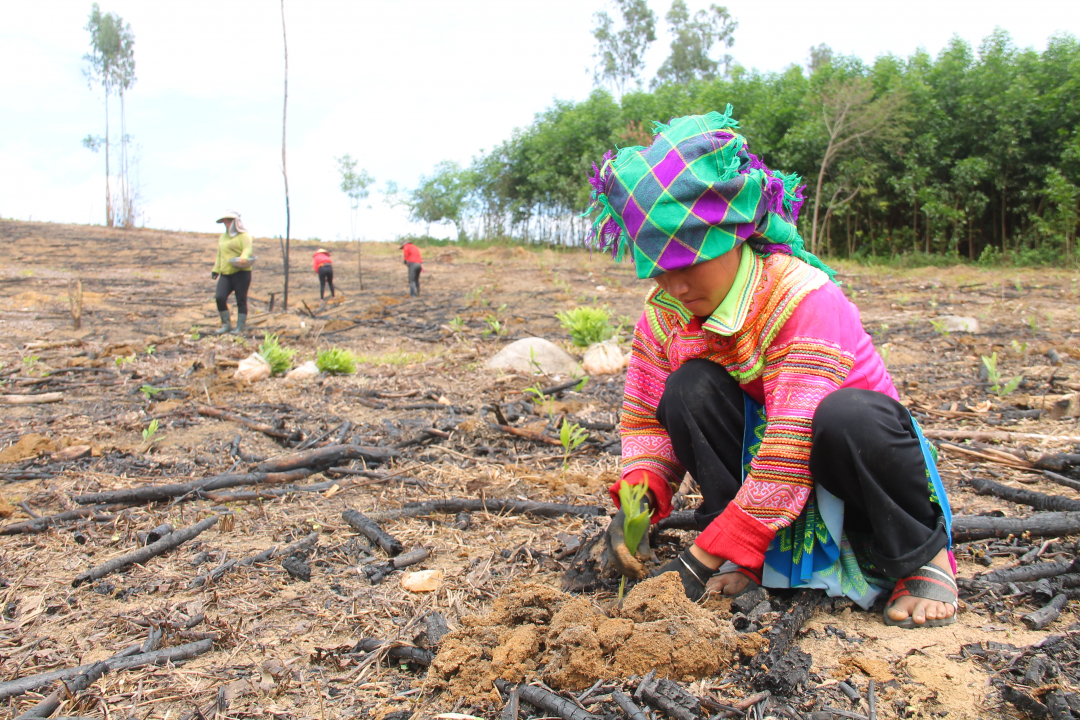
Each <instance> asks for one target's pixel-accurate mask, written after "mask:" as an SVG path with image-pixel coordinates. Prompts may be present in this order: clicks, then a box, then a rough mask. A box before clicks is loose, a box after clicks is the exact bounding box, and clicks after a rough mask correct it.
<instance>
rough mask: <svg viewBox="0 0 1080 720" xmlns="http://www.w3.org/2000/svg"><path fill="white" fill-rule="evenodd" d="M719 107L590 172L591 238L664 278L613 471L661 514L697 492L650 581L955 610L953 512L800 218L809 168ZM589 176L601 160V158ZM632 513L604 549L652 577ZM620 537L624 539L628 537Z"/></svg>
mask: <svg viewBox="0 0 1080 720" xmlns="http://www.w3.org/2000/svg"><path fill="white" fill-rule="evenodd" d="M731 112H732V109H731V106H730V105H729V106H728V108H727V111H726V113H724V114H721V113H717V112H711V113H708V114H707V115H699V116H690V117H684V118H677V119H675V120H672V121H671V122H670V123H669V124H667V125H663V124H659V123H658V124H657V126H656V136H655V138H654V140H653V143H652V145H651V146H649V147H647V148H643V147H629V148H623V149H622V150H620V151H619V152H618V154H617V155H615V156H612V154H611V153H608V154H607V155H605V157H604V161H603V165H602V166H601V167H599V168H596V177H595V178H591V179H590V182H591V183H592V185H593V196H592V197H593V200H594V201H595V207H596V208H598V209H599V210H600V215H599V217H598V219H597V220H596V223H595V225H594V228H595V229H596V234H597V238H598V243H599V245H600V247H601V248H604V249H606V248H610V249H611V250H612V255H613V257H614V258H615V259H616V260H618V259H620V258H621V257H622V255H623V254H624V253H625V252H626V251H627V250H628V249H629V250H630V251H631V253H632V257H633V260H634V264H635V266H636V270H637V274H638V277H639V278H642V279H644V278H651V279H653V280H655V281H656V285H657V287H656V288H655V289H654V290H653V291H652V293H651V294H650V295H649V297H648V299H647V301H646V303H645V310H644V312H643V313H642V315H641V319H640V320H639V321H638V323H637V327H636V329H635V333H634V341H633V351H632V357H631V361H630V366H629V369H628V371H627V376H626V391H625V397H624V401H623V408H622V423H621V424H622V431H621V432H622V448H623V450H622V459H623V471H622V478H621V480H619V481H618V482H616V483H615V484H614V485H613V486H612V487H611V496H612V498H613V499H614V500H615V503H616V504H618V503H619V493H618V489H619V486H620V485H621V484H622V483H630V484H632V485H636V484H639V483H647V485H648V493H647V498H648V502H649V506H650V509H651V511H652V521H653V522H656V521H658V520H660V519H661V518H663V517H666V516H667V515H668V514H669V513H670V512H671V504H672V496H673V492H674V490H673V489H674V488H675V487H677V486H678V485H679V483H680V481H681V480H682V478H683V475H684V474H685V473H686V472H689V473H690V475H691V476H692V477H693V478H694V480H696V481H697V484H698V486H699V488H700V491H701V496H702V502H701V505H700V507H698V508H697V510H696V513H695V519H696V522H697V526H698V530H699V531H700V533H699V534H698V536H697V538H696V540H695V541H694V542H693V544H692V545H691V546H690V547H689V548H687V549H686V550H684V551H683V552H682V554H680V555H679V557H677V558H676V559H675V560H673V561H671V562H669V563H668V564H666V565H664V566H663V567H661V568H659V569H658V570H656V571H654V574H660V573H664V572H671V571H674V572H677V573H679V576H680V577H681V579H682V583H683V587H684V588H685V590H686V593H687V595H688V596H689V597H690V598H691V599H694V600H697V599H699V598H700V597H702V595H703V594H704V593H705V592H707V591H712V592H718V593H724V594H728V595H734V594H738V593H740V592H743V591H745V590H746V589H747V588H751V587H753V585H754V584H762V585H764V586H765V587H771V588H789V587H791V588H794V587H801V588H820V589H823V590H825V591H826V592H827V593H828V594H829V595H830V596H834V597H838V596H847V597H849V598H851V599H852V600H853V601H855V602H856V603H857V604H859V605H860V606H861V607H863V608H867V609H868V608H869V607H870V606H871V605H872V604H873V603H874V601H875V600H876V599H877V598H878V597H879V596H880V595H882V594H883V593H886V592H890V590H891V594H890V595H889V598H888V602H887V603H886V607H885V613H884V619H885V623H886V624H890V625H900V626H904V627H921V626H936V625H946V624H949V623H952V622H954V621H955V619H956V615H955V613H956V607H957V594H956V584H955V581H954V576H955V572H956V565H955V560H954V559H953V557H952V553H951V551H950V549H949V548H950V546H951V518H952V516H951V513H950V510H949V502H948V498H947V497H946V495H945V491H944V488H943V487H942V484H941V480H940V478H939V477H938V473H937V468H936V466H935V462H934V454H933V451H932V449H931V447H930V446H929V444H928V443H927V442H926V440H925V438H923V436H922V433H921V431H920V430H919V427H918V425H917V424H916V423H915V421H914V420H913V419H912V417H911V415H910V414H909V413H908V411H907V410H906V409H905V408H904V407H903V406H902V405H901V404H900V403H899V401H898V396H897V393H896V389H895V388H894V387H893V382H892V378H891V377H890V376H889V373H888V371H887V370H886V369H885V365H884V363H883V362H882V360H881V357H880V356H879V355H878V353H877V352H876V350H875V349H874V345H873V342H872V341H871V339H870V337H869V336H868V335H867V334H866V332H865V331H864V330H863V327H862V322H861V320H860V318H859V312H858V310H857V308H856V307H855V306H854V305H853V304H852V303H851V302H849V301H848V299H847V298H846V297H845V296H844V294H843V292H841V290H840V288H839V287H838V286H837V285H836V284H835V282H834V281H833V272H832V270H831V269H829V268H828V267H826V266H825V265H824V264H822V262H821V261H820V260H819V259H818V258H816V257H814V256H813V255H811V254H810V253H808V252H807V251H806V250H805V249H804V248H803V241H802V238H801V237H800V236H799V233H798V231H797V229H796V225H795V222H796V219H797V216H798V211H799V208H800V206H801V205H802V202H803V197H802V194H801V190H802V188H801V187H799V181H800V178H799V177H798V176H796V175H794V174H792V175H784V174H782V173H779V172H775V171H771V170H769V169H768V168H767V167H766V166H765V165H764V163H762V162H761V160H759V159H758V158H757V157H755V156H754V155H752V154H751V153H750V152H749V149H748V147H747V144H746V140H745V138H743V137H742V136H741V135H739V134H738V133H737V132H736V130H737V129H738V123H737V122H736V121H735V120H733V119H732V118H731ZM594 168H595V166H594ZM623 520H624V516H623V513H622V510H620V511H619V513H618V514H617V515H616V516H615V518H614V519H613V520H612V522H611V526H610V528H609V530H608V536H607V543H608V553H607V555H608V558H609V559H610V561H611V562H612V563H613V564H614V565H615V567H616V568H617V569H618V570H619V571H620V572H622V573H623V574H624V575H627V576H629V577H632V578H641V577H644V576H645V574H646V570H645V567H644V565H642V563H641V562H639V560H640V559H642V558H646V559H647V558H649V557H650V550H649V547H648V534H647V533H646V535H645V539H644V540H643V541H642V545H641V546H640V547H639V548H637V551H636V553H635V554H636V556H637V557H636V558H635V557H634V556H633V555H631V554H630V553H629V552H627V549H626V547H625V544H624V542H623V533H622V526H623ZM620 545H621V546H622V547H620Z"/></svg>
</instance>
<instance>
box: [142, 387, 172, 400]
mask: <svg viewBox="0 0 1080 720" xmlns="http://www.w3.org/2000/svg"><path fill="white" fill-rule="evenodd" d="M179 389H180V388H175V387H160V388H159V387H154V386H153V385H143V386H142V387H140V388H139V392H141V393H142V394H143V395H145V396H146V399H147V400H151V399H153V398H154V397H156V396H157V395H158V394H159V393H163V392H165V391H166V390H179Z"/></svg>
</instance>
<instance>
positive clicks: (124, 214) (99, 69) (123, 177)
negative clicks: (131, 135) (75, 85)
mask: <svg viewBox="0 0 1080 720" xmlns="http://www.w3.org/2000/svg"><path fill="white" fill-rule="evenodd" d="M85 29H86V31H87V32H89V33H90V52H88V53H87V54H86V55H84V56H83V63H84V66H83V75H84V76H85V77H86V79H87V82H88V83H89V85H90V87H93V86H94V85H99V86H100V87H101V89H102V91H103V93H104V97H105V136H104V137H103V138H101V137H95V136H93V135H88V136H87V137H86V138H84V139H83V145H84V146H85V147H86V148H88V149H90V150H92V151H94V152H96V151H97V150H98V148H99V147H104V149H105V224H106V225H108V226H109V227H112V226H113V225H114V224H115V222H116V217H117V215H116V212H115V209H114V208H113V201H112V179H111V178H112V170H111V168H110V160H111V157H110V156H111V137H110V134H109V96H110V95H112V94H113V93H117V92H119V93H120V101H121V115H120V117H121V121H120V122H121V130H120V135H121V136H120V143H121V153H120V182H121V191H122V192H121V201H122V210H121V218H122V219H123V220H124V222H125V224H127V221H128V220H131V219H132V217H133V211H132V210H131V207H130V205H131V195H130V186H129V184H128V172H127V171H128V168H127V140H128V137H127V132H126V127H125V122H124V114H123V98H124V92H125V91H126V90H128V89H130V88H131V86H132V84H134V82H135V36H134V35H133V34H132V32H131V26H130V25H128V24H127V23H125V22H124V21H123V19H121V18H120V16H119V15H117V14H115V13H111V12H106V13H103V12H101V8H100V7H99V6H98V4H97V3H94V4H93V5H92V6H91V9H90V18H89V20H88V21H87V23H86V28H85Z"/></svg>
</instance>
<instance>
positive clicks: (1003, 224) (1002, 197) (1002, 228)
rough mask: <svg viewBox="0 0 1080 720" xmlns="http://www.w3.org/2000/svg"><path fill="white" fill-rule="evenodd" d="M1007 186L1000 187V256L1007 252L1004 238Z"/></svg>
mask: <svg viewBox="0 0 1080 720" xmlns="http://www.w3.org/2000/svg"><path fill="white" fill-rule="evenodd" d="M1007 187H1008V186H1007V185H1003V186H1002V187H1001V254H1002V255H1004V254H1005V253H1007V252H1009V246H1008V242H1007V239H1006V236H1005V190H1006V188H1007Z"/></svg>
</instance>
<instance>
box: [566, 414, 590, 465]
mask: <svg viewBox="0 0 1080 720" xmlns="http://www.w3.org/2000/svg"><path fill="white" fill-rule="evenodd" d="M588 439H589V433H588V432H586V431H585V430H584V429H583V428H582V427H581V426H580V425H578V424H577V423H572V422H568V421H567V420H566V418H563V421H562V427H561V428H559V442H560V443H562V446H563V473H566V466H567V465H568V464H569V463H570V453H572V452H574V450H576V449H577V447H578V445H580V444H581V443H583V442H585V441H586V440H588Z"/></svg>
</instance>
